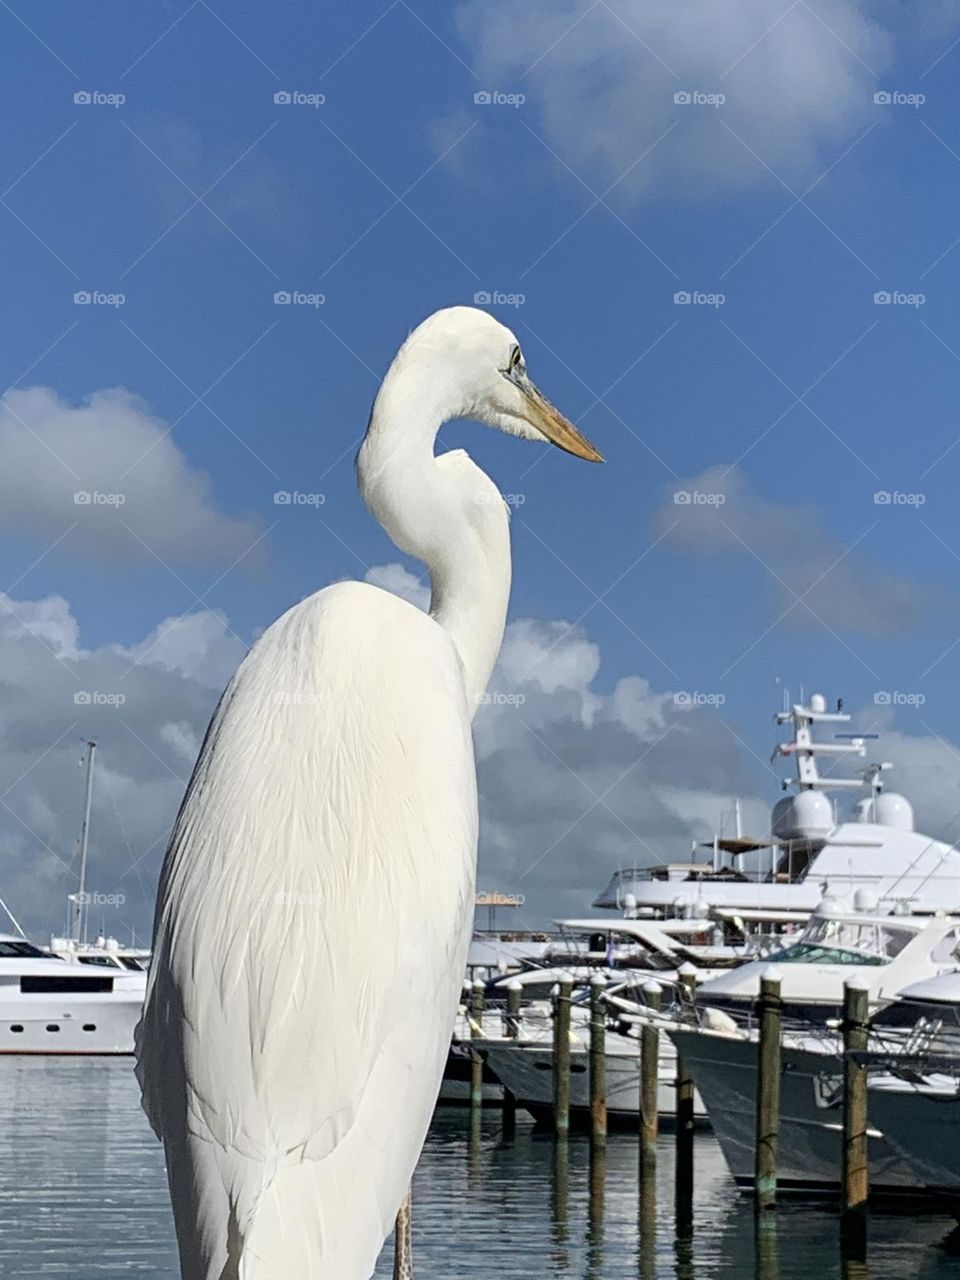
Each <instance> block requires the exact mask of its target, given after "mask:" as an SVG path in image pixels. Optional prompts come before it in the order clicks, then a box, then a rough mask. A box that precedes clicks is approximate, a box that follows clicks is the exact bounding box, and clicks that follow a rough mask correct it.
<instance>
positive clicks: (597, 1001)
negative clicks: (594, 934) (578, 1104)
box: [590, 973, 607, 1149]
mask: <svg viewBox="0 0 960 1280" xmlns="http://www.w3.org/2000/svg"><path fill="white" fill-rule="evenodd" d="M606 985H607V980H606V978H604V976H603V974H602V973H595V974H594V975H593V977H592V978H591V979H590V1145H591V1147H592V1148H597V1149H599V1148H601V1147H605V1146H606V1145H607V1047H606V1040H607V1002H606V1001H605V1000H604V998H603V989H604V987H605V986H606Z"/></svg>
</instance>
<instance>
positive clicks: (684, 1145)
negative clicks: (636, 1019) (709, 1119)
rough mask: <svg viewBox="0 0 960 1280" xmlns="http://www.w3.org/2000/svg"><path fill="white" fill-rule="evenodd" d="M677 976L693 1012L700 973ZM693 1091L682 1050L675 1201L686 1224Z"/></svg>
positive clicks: (687, 969) (683, 971)
mask: <svg viewBox="0 0 960 1280" xmlns="http://www.w3.org/2000/svg"><path fill="white" fill-rule="evenodd" d="M677 974H678V978H679V986H680V997H681V1000H682V1001H683V1003H684V1004H686V1005H688V1006H689V1007H690V1008H691V1009H692V1007H693V1000H694V995H695V994H696V990H697V971H696V969H695V968H694V967H693V965H692V964H682V965H681V966H680V968H679V969H678V970H677ZM693 1092H694V1089H693V1077H692V1076H691V1074H690V1072H689V1071H688V1070H687V1065H686V1063H685V1062H684V1060H683V1054H682V1053H681V1052H680V1051H679V1049H678V1050H677V1116H676V1126H677V1129H676V1135H675V1137H676V1181H675V1193H676V1194H675V1200H676V1214H677V1218H678V1219H679V1220H681V1222H682V1223H684V1224H688V1223H689V1222H690V1221H691V1220H692V1215H693Z"/></svg>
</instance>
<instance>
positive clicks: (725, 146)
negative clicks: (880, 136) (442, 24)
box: [457, 0, 892, 199]
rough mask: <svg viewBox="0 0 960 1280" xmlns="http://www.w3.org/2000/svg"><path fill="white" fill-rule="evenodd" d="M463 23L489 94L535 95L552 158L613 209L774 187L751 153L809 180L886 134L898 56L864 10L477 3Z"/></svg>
mask: <svg viewBox="0 0 960 1280" xmlns="http://www.w3.org/2000/svg"><path fill="white" fill-rule="evenodd" d="M457 21H458V25H459V29H460V32H461V35H462V37H463V39H464V41H465V43H466V45H467V47H468V49H469V53H470V59H471V61H472V63H473V65H475V66H476V68H477V71H478V73H479V75H480V76H481V78H482V80H483V82H484V83H485V84H489V85H490V87H491V88H497V89H500V90H501V91H512V92H517V91H520V90H522V91H524V92H525V93H526V95H527V102H526V104H525V106H524V108H523V109H524V111H525V112H527V113H529V114H530V115H531V116H533V117H535V118H536V117H539V127H540V128H542V129H543V130H544V131H545V136H546V140H547V142H548V143H549V144H550V146H551V147H553V148H554V149H555V150H556V151H557V152H558V153H559V154H560V155H561V156H562V157H563V158H564V159H565V160H566V161H567V163H569V164H570V165H571V166H572V167H573V168H574V169H575V170H576V171H577V172H579V173H582V174H584V175H585V176H586V175H591V176H592V177H593V179H594V181H596V182H598V183H602V184H604V186H606V185H608V184H610V183H614V182H617V183H618V186H617V192H616V193H615V196H614V197H613V198H617V197H632V198H634V199H642V198H645V197H650V196H673V195H677V194H683V195H689V196H693V197H699V196H707V197H710V196H713V195H714V194H716V193H718V192H719V193H724V192H729V193H735V192H738V191H743V190H747V189H750V188H753V187H765V186H773V187H777V186H778V185H779V184H778V183H777V180H776V178H774V177H773V176H772V174H771V173H770V172H769V170H767V169H766V168H765V167H764V164H763V163H761V161H760V160H758V159H757V158H756V157H755V156H754V155H751V153H750V152H751V150H752V151H754V152H756V153H757V155H759V156H760V157H762V160H763V161H764V162H765V163H766V164H767V165H769V166H770V167H771V168H772V169H773V170H775V171H776V172H777V173H779V174H781V175H782V176H783V178H784V179H785V180H786V181H788V182H789V181H791V180H792V181H795V182H796V181H802V180H803V179H804V178H809V179H810V180H812V179H813V178H815V177H817V176H818V175H819V173H820V172H821V171H822V170H823V169H824V168H825V167H826V166H827V165H828V164H829V163H830V160H831V159H833V157H834V155H835V153H836V148H837V147H838V146H839V145H840V144H841V143H843V142H844V141H845V140H847V139H852V138H853V137H855V136H856V134H857V133H858V132H860V131H862V130H864V129H866V128H867V126H868V124H869V123H870V121H871V120H873V119H876V112H875V108H874V106H873V102H872V95H873V91H874V89H875V88H876V79H875V77H876V75H877V74H879V73H880V72H882V71H883V70H884V68H885V67H886V66H887V65H888V63H889V60H890V56H891V48H892V45H891V40H890V38H889V36H888V35H887V34H886V32H884V31H883V30H882V29H881V28H880V27H879V26H878V25H877V23H876V22H875V21H874V18H873V16H872V15H871V9H870V6H869V5H868V4H867V3H866V2H865V0H832V2H831V3H830V4H823V3H820V2H818V0H815V2H814V3H812V4H809V5H808V4H788V3H787V2H786V0H784V2H783V3H781V4H779V5H776V6H771V5H770V4H769V2H768V0H726V2H725V3H719V0H685V2H684V3H682V4H681V3H677V0H615V2H614V3H611V4H609V5H608V4H594V3H591V0H561V2H560V3H556V0H466V2H465V3H463V4H461V5H460V7H459V9H458V10H457ZM678 93H679V94H687V95H694V94H696V93H701V94H708V95H709V94H722V95H723V96H724V101H723V103H722V105H721V106H720V107H711V106H709V105H698V104H697V102H696V101H693V102H689V101H688V102H683V101H681V102H675V95H676V94H678ZM532 122H533V121H532V120H531V123H532ZM667 130H670V133H669V135H668V136H667V137H665V138H662V135H664V134H665V133H666V132H667ZM735 135H737V136H735ZM661 138H662V141H658V140H660V139H661ZM738 138H739V139H742V141H739V140H738ZM744 144H745V145H744ZM641 157H642V158H641ZM618 180H619V181H618Z"/></svg>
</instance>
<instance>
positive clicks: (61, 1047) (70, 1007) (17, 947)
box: [0, 934, 147, 1055]
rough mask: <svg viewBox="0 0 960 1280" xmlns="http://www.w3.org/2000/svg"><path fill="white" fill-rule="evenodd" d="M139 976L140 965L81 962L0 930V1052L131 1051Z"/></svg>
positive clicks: (142, 975)
mask: <svg viewBox="0 0 960 1280" xmlns="http://www.w3.org/2000/svg"><path fill="white" fill-rule="evenodd" d="M146 977H147V975H146V972H145V971H144V970H143V969H142V968H137V969H130V968H128V967H126V966H124V965H119V966H116V967H115V966H112V965H111V966H109V967H102V966H95V967H90V966H83V965H81V964H80V963H73V962H71V961H69V960H63V959H61V958H60V957H59V956H54V955H51V954H50V953H49V952H47V951H41V949H40V948H39V947H35V946H34V945H33V943H32V942H28V941H27V940H26V939H25V938H22V937H17V936H16V935H14V934H0V1053H19V1054H57V1055H60V1054H63V1055H66V1054H88V1055H100V1054H126V1053H132V1052H133V1029H134V1027H135V1026H136V1024H137V1020H138V1019H139V1017H140V1009H141V1006H142V1005H143V999H144V992H145V988H146Z"/></svg>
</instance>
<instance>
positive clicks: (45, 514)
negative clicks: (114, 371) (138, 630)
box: [0, 387, 258, 564]
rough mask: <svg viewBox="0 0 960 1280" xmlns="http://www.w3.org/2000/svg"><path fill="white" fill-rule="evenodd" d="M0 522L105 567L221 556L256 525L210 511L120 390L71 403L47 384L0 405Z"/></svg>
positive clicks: (168, 447) (240, 548) (164, 439)
mask: <svg viewBox="0 0 960 1280" xmlns="http://www.w3.org/2000/svg"><path fill="white" fill-rule="evenodd" d="M0 451H2V454H3V467H2V469H0V522H2V523H3V524H4V525H5V526H6V527H7V528H9V529H14V530H16V531H18V532H23V533H27V534H31V535H34V536H36V537H38V538H42V539H44V540H48V541H50V542H52V541H54V540H55V539H57V538H60V537H61V536H62V543H61V546H62V547H63V549H64V550H66V551H69V552H72V553H74V554H78V555H83V556H85V557H86V558H88V559H93V560H97V561H101V562H107V563H111V564H122V563H131V562H137V561H139V562H143V561H146V562H152V563H156V559H155V557H159V558H160V559H161V560H168V561H174V562H182V561H188V562H205V563H219V562H228V563H229V562H231V561H233V560H235V559H236V558H237V557H239V556H242V555H243V554H244V553H245V552H246V551H247V550H248V549H249V548H250V547H251V545H252V544H253V543H255V542H256V539H257V536H258V528H257V526H256V525H255V524H254V523H252V522H249V521H244V520H235V519H233V518H231V517H229V516H227V515H224V514H223V512H221V511H219V510H218V509H217V508H216V506H215V504H214V501H213V498H212V494H211V485H210V482H209V480H208V478H207V477H206V476H205V475H204V474H203V473H202V472H200V471H197V470H195V469H194V468H193V467H191V466H190V464H189V463H188V462H187V460H186V458H185V457H184V456H183V454H182V453H181V452H180V450H179V449H178V448H177V446H176V444H175V443H174V441H173V439H172V437H171V435H170V434H169V427H168V425H167V424H166V423H165V422H164V421H163V420H162V419H160V418H158V417H157V416H156V415H154V414H153V413H151V412H150V410H149V409H148V407H147V406H146V405H145V404H144V403H143V401H142V400H140V399H139V398H138V397H137V396H135V395H133V394H132V393H131V392H129V391H126V390H124V389H123V388H122V387H114V388H112V389H107V390H100V391H95V392H93V394H92V395H90V396H89V397H88V398H87V399H86V400H84V401H83V402H82V403H80V404H71V403H69V402H68V401H66V400H63V399H61V397H59V396H58V395H57V393H56V392H55V391H52V390H51V389H50V388H48V387H29V388H24V389H18V390H13V391H10V392H9V393H8V394H7V395H6V397H5V398H4V400H3V402H0Z"/></svg>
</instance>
